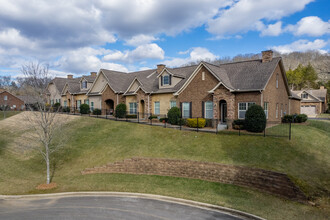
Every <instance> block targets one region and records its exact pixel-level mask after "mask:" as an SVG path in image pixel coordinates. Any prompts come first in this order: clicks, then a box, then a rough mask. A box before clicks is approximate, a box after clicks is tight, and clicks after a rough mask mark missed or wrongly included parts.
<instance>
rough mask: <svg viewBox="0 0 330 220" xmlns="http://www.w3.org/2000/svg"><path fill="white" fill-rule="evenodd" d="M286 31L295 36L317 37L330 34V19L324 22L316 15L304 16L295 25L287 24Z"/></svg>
mask: <svg viewBox="0 0 330 220" xmlns="http://www.w3.org/2000/svg"><path fill="white" fill-rule="evenodd" d="M286 31H289V32H292V33H293V34H294V35H296V36H301V35H307V36H312V37H319V36H322V35H324V34H330V20H329V21H328V22H325V21H323V20H322V19H320V18H319V17H317V16H309V17H304V18H302V19H301V20H300V21H298V23H297V24H296V25H288V26H287V27H286Z"/></svg>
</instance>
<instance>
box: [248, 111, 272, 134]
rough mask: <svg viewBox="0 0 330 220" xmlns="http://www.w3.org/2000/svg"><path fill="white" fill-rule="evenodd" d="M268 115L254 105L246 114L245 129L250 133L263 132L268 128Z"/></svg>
mask: <svg viewBox="0 0 330 220" xmlns="http://www.w3.org/2000/svg"><path fill="white" fill-rule="evenodd" d="M266 122H267V120H266V115H265V112H264V109H263V108H262V107H261V106H260V105H252V106H250V107H249V109H248V110H247V111H246V114H245V129H246V130H247V131H250V132H262V131H263V130H264V129H265V128H266Z"/></svg>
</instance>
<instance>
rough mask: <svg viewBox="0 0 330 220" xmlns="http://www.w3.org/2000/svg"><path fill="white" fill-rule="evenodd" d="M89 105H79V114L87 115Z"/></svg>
mask: <svg viewBox="0 0 330 220" xmlns="http://www.w3.org/2000/svg"><path fill="white" fill-rule="evenodd" d="M89 112H90V110H89V105H87V104H81V105H80V114H89Z"/></svg>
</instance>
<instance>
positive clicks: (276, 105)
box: [276, 103, 278, 118]
mask: <svg viewBox="0 0 330 220" xmlns="http://www.w3.org/2000/svg"><path fill="white" fill-rule="evenodd" d="M276 118H278V103H276Z"/></svg>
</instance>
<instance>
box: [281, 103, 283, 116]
mask: <svg viewBox="0 0 330 220" xmlns="http://www.w3.org/2000/svg"><path fill="white" fill-rule="evenodd" d="M282 117H283V104H281V118H282Z"/></svg>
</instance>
